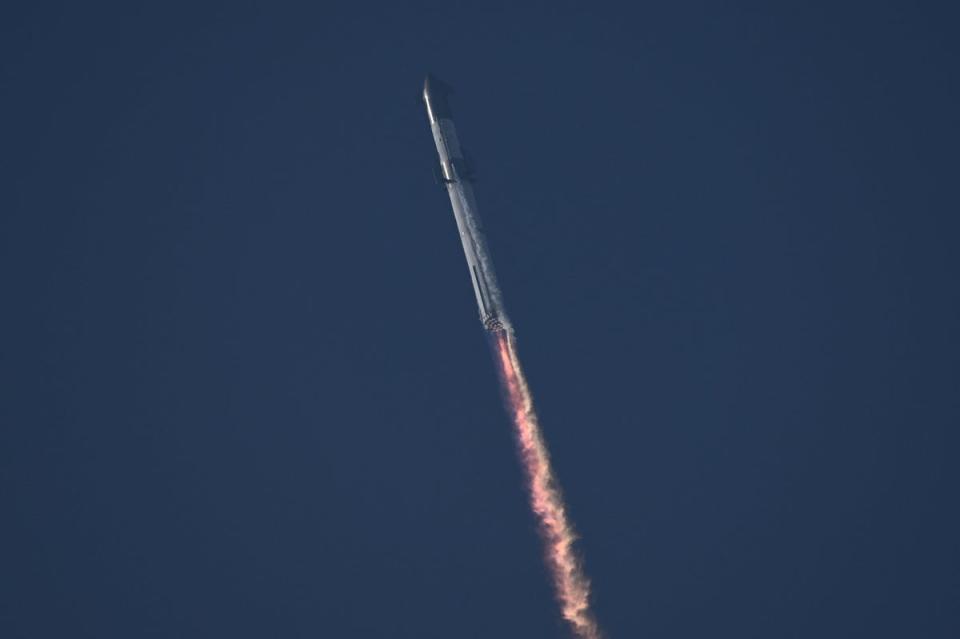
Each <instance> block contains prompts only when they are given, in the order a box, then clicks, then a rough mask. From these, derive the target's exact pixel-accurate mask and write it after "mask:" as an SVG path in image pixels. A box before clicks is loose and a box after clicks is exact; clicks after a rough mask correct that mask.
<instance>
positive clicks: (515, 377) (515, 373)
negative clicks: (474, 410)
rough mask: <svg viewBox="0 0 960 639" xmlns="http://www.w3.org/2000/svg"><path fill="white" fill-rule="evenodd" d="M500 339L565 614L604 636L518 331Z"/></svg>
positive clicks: (589, 636) (577, 628)
mask: <svg viewBox="0 0 960 639" xmlns="http://www.w3.org/2000/svg"><path fill="white" fill-rule="evenodd" d="M495 340H496V350H497V364H498V365H499V368H500V374H501V376H502V380H503V385H504V387H505V389H506V393H507V401H508V403H509V406H508V409H509V411H510V416H511V417H512V418H513V424H514V427H515V428H516V434H517V441H518V443H519V446H520V459H521V462H522V463H523V468H524V471H525V473H526V476H527V481H528V483H529V489H530V505H531V507H532V509H533V512H534V514H535V515H536V517H537V520H538V523H539V525H540V531H541V534H542V536H543V540H544V544H545V546H546V555H547V566H548V568H549V570H550V573H551V576H552V578H553V586H554V590H555V592H556V596H557V600H558V602H559V604H560V611H561V614H562V615H563V618H564V619H565V620H566V621H567V623H569V624H570V627H571V628H572V630H573V632H574V634H576V636H577V637H579V638H580V639H600V637H601V633H600V628H599V627H598V625H597V622H596V621H595V620H594V617H593V613H592V612H591V611H590V601H589V600H590V581H589V579H587V576H586V574H584V570H583V566H582V564H581V562H580V559H579V558H578V557H577V555H576V553H575V552H574V549H573V542H574V541H575V540H576V533H575V532H574V530H573V526H572V524H571V523H570V520H569V519H568V518H567V512H566V507H565V506H564V504H563V495H562V494H561V492H560V487H559V485H558V483H557V480H556V479H555V478H554V476H553V470H552V468H551V467H550V454H549V452H548V451H547V446H546V443H545V442H544V440H543V435H542V434H541V432H540V426H539V424H538V421H537V414H536V412H535V410H534V407H533V398H532V397H531V395H530V389H529V388H528V386H527V381H526V378H525V377H524V375H523V370H522V369H521V368H520V360H519V359H518V358H517V351H516V344H515V343H514V339H513V334H512V333H510V332H508V331H500V332H498V333H496V334H495Z"/></svg>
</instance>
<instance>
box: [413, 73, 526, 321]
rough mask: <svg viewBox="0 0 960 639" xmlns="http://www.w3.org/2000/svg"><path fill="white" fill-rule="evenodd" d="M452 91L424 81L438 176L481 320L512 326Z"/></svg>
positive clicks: (435, 81) (431, 77)
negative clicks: (459, 136)
mask: <svg viewBox="0 0 960 639" xmlns="http://www.w3.org/2000/svg"><path fill="white" fill-rule="evenodd" d="M449 95H450V87H448V86H447V85H446V84H444V83H443V82H441V81H440V80H437V79H436V78H435V77H433V76H432V75H428V76H427V79H426V80H425V81H424V83H423V101H424V103H426V106H427V118H429V120H430V130H431V131H432V132H433V141H434V142H435V143H436V145H437V154H438V155H439V156H440V170H439V171H438V173H437V177H438V179H439V181H441V182H443V184H444V185H445V186H446V189H447V194H448V195H449V196H450V204H451V206H453V217H454V218H455V219H456V221H457V230H458V231H459V232H460V241H461V242H462V243H463V252H464V254H465V255H466V258H467V268H468V269H469V270H470V279H471V280H472V282H473V292H474V294H475V295H476V297H477V306H478V307H479V308H480V321H481V322H483V326H484V328H486V329H487V330H488V331H493V332H496V331H503V330H509V328H510V322H509V320H508V319H507V314H506V312H505V311H504V308H503V300H502V299H501V296H500V287H499V286H498V285H497V276H496V274H495V273H494V271H493V262H491V260H490V255H489V253H487V245H486V241H485V240H484V237H483V227H482V226H481V224H480V218H479V216H478V214H477V203H476V199H475V198H474V195H473V175H472V171H471V168H470V166H469V165H468V163H467V162H466V161H465V160H464V157H463V152H462V151H461V149H460V141H459V139H457V130H456V128H455V127H454V125H453V114H452V113H451V111H450V103H449V101H448V99H447V98H448V97H449Z"/></svg>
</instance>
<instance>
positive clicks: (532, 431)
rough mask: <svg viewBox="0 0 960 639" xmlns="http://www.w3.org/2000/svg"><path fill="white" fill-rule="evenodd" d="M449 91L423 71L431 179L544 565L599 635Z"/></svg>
mask: <svg viewBox="0 0 960 639" xmlns="http://www.w3.org/2000/svg"><path fill="white" fill-rule="evenodd" d="M449 93H450V89H449V87H447V86H446V85H445V84H443V83H442V82H440V81H439V80H437V79H436V78H434V77H432V76H427V79H426V81H425V82H424V84H423V101H424V103H425V104H426V107H427V118H428V119H429V120H430V130H431V132H432V133H433V140H434V143H435V144H436V146H437V154H438V155H439V157H440V167H439V171H438V174H437V179H438V181H442V183H443V184H444V186H445V187H446V189H447V194H448V195H449V196H450V205H451V206H452V207H453V217H454V219H455V220H456V222H457V230H458V231H459V233H460V241H461V243H462V244H463V252H464V255H465V256H466V258H467V268H468V270H469V271H470V278H471V281H472V282H473V293H474V295H475V296H476V298H477V307H478V308H479V309H480V321H481V322H483V326H484V328H486V329H487V330H488V331H489V332H490V336H491V339H492V344H493V347H494V351H495V357H496V361H497V368H498V369H499V372H500V378H501V380H502V382H503V387H504V390H505V393H506V398H507V404H508V406H507V408H508V410H509V412H510V416H511V418H512V419H513V425H514V428H515V430H516V436H517V442H518V444H519V447H520V459H521V461H522V463H523V468H524V471H525V473H526V476H527V483H528V485H529V489H530V505H531V507H532V508H533V512H534V514H535V515H536V517H537V521H538V524H539V527H540V533H541V535H542V537H543V540H544V544H545V545H546V555H547V567H548V568H549V569H550V573H551V576H552V578H553V586H554V590H555V592H556V595H557V600H558V602H559V603H560V611H561V613H562V614H563V618H564V619H565V620H566V621H567V623H569V624H570V627H571V629H572V630H573V632H574V633H575V634H576V636H577V637H578V639H599V638H600V637H601V634H600V630H599V628H598V626H597V623H596V621H594V618H593V614H592V613H591V612H590V603H589V598H590V582H589V580H588V579H587V577H586V575H585V574H584V572H583V567H582V566H581V563H580V560H579V558H578V557H577V555H576V554H575V553H574V550H573V542H574V540H575V539H576V535H575V534H574V532H573V526H572V525H571V524H570V521H569V520H568V519H567V511H566V507H565V506H564V504H563V496H562V495H561V493H560V488H559V485H558V484H557V481H556V479H555V478H554V475H553V469H552V468H551V467H550V455H549V453H548V452H547V446H546V444H545V443H544V441H543V435H542V434H541V433H540V426H539V424H538V423H537V414H536V412H535V411H534V408H533V399H532V398H531V396H530V389H529V388H528V387H527V380H526V379H525V378H524V376H523V370H522V369H521V368H520V360H519V359H518V358H517V349H516V344H515V342H514V336H513V328H512V327H511V324H510V320H509V318H508V317H507V313H506V311H505V310H504V307H503V299H502V296H501V294H500V287H499V286H498V284H497V278H496V274H495V273H494V270H493V262H492V261H491V260H490V255H489V254H488V252H487V246H486V241H485V240H484V237H483V229H482V227H481V225H480V218H479V216H478V215H477V205H476V202H475V200H474V196H473V184H472V177H473V171H472V169H471V167H470V166H469V164H468V163H467V162H466V160H465V158H464V156H463V152H462V151H461V149H460V141H459V138H458V137H457V131H456V128H455V127H454V125H453V115H452V112H451V110H450V105H449V103H448V101H447V96H448V95H449Z"/></svg>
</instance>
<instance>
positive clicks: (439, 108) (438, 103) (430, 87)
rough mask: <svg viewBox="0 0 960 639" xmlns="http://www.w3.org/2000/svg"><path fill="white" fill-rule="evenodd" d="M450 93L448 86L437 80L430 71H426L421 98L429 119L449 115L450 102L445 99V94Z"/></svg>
mask: <svg viewBox="0 0 960 639" xmlns="http://www.w3.org/2000/svg"><path fill="white" fill-rule="evenodd" d="M451 93H452V91H451V90H450V86H449V85H447V84H446V83H445V82H443V81H442V80H438V79H437V77H436V76H435V75H433V74H432V73H428V74H427V77H426V78H424V80H423V100H424V101H425V102H426V103H427V110H428V111H429V112H430V118H431V120H435V119H439V118H450V117H451V111H450V103H449V102H448V101H447V96H448V95H450V94H451Z"/></svg>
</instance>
